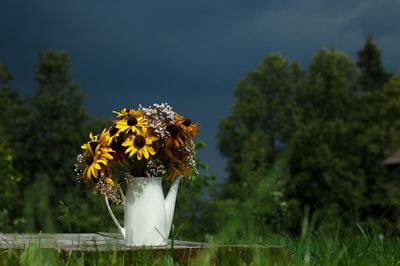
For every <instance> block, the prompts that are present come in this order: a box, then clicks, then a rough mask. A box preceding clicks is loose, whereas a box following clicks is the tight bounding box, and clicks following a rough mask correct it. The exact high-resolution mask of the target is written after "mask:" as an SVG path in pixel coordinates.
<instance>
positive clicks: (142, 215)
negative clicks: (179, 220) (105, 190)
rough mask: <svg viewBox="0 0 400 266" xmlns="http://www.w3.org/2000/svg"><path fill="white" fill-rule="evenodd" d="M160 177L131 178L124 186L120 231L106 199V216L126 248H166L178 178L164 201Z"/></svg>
mask: <svg viewBox="0 0 400 266" xmlns="http://www.w3.org/2000/svg"><path fill="white" fill-rule="evenodd" d="M161 179H162V178H161V177H135V178H133V181H132V183H129V184H128V185H127V189H126V195H123V193H122V191H121V196H122V199H123V204H124V227H122V226H121V225H120V224H119V223H118V220H117V219H116V218H115V216H114V213H113V212H112V210H111V207H110V204H109V202H108V198H107V197H105V201H106V205H107V209H108V212H109V213H110V215H111V218H112V219H113V221H114V223H115V225H116V226H117V228H118V230H119V231H120V232H121V234H122V235H123V237H124V239H125V245H128V246H160V245H166V244H167V242H168V236H169V233H170V231H171V225H172V220H173V217H174V210H175V201H176V195H177V191H178V187H179V182H180V177H177V178H176V179H175V180H174V182H173V183H172V185H171V187H170V189H169V192H168V195H167V197H166V199H164V193H163V190H162V186H161Z"/></svg>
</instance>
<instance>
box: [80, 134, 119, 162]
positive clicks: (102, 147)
mask: <svg viewBox="0 0 400 266" xmlns="http://www.w3.org/2000/svg"><path fill="white" fill-rule="evenodd" d="M89 137H90V141H89V142H88V143H85V144H83V145H82V146H81V148H82V149H84V150H85V151H88V150H89V149H90V150H91V152H92V153H93V154H94V155H98V156H99V158H100V159H107V160H112V159H113V156H112V155H111V154H110V153H112V152H113V150H112V149H111V148H109V147H108V145H107V144H108V139H109V133H108V132H107V130H106V129H104V130H103V132H101V134H100V136H99V135H93V133H92V132H90V134H89Z"/></svg>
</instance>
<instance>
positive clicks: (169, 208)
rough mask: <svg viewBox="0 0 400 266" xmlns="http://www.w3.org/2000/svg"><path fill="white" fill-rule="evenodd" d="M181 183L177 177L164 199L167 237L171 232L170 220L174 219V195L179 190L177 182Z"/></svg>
mask: <svg viewBox="0 0 400 266" xmlns="http://www.w3.org/2000/svg"><path fill="white" fill-rule="evenodd" d="M180 181H181V177H179V176H178V177H177V178H176V179H175V180H174V182H173V183H172V185H171V187H170V189H169V191H168V194H167V197H166V198H165V210H166V215H167V217H166V218H167V235H168V236H169V233H170V231H171V226H172V220H173V218H174V211H175V202H176V194H177V192H178V188H179V182H180Z"/></svg>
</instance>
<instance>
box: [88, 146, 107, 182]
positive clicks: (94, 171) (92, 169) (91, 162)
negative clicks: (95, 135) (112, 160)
mask: <svg viewBox="0 0 400 266" xmlns="http://www.w3.org/2000/svg"><path fill="white" fill-rule="evenodd" d="M98 147H99V146H98ZM98 147H96V150H94V151H93V150H92V147H91V145H90V144H88V145H87V149H86V152H85V154H84V157H83V158H84V161H85V163H86V167H85V170H84V171H83V178H86V179H87V180H91V179H92V178H93V177H94V178H98V177H99V170H101V169H102V166H101V164H102V165H103V167H104V166H107V163H108V162H107V160H105V159H103V158H100V152H99V151H98Z"/></svg>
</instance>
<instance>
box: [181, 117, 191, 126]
mask: <svg viewBox="0 0 400 266" xmlns="http://www.w3.org/2000/svg"><path fill="white" fill-rule="evenodd" d="M190 124H192V120H190V119H189V118H186V119H185V121H183V122H182V125H184V126H185V127H188V126H190Z"/></svg>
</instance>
